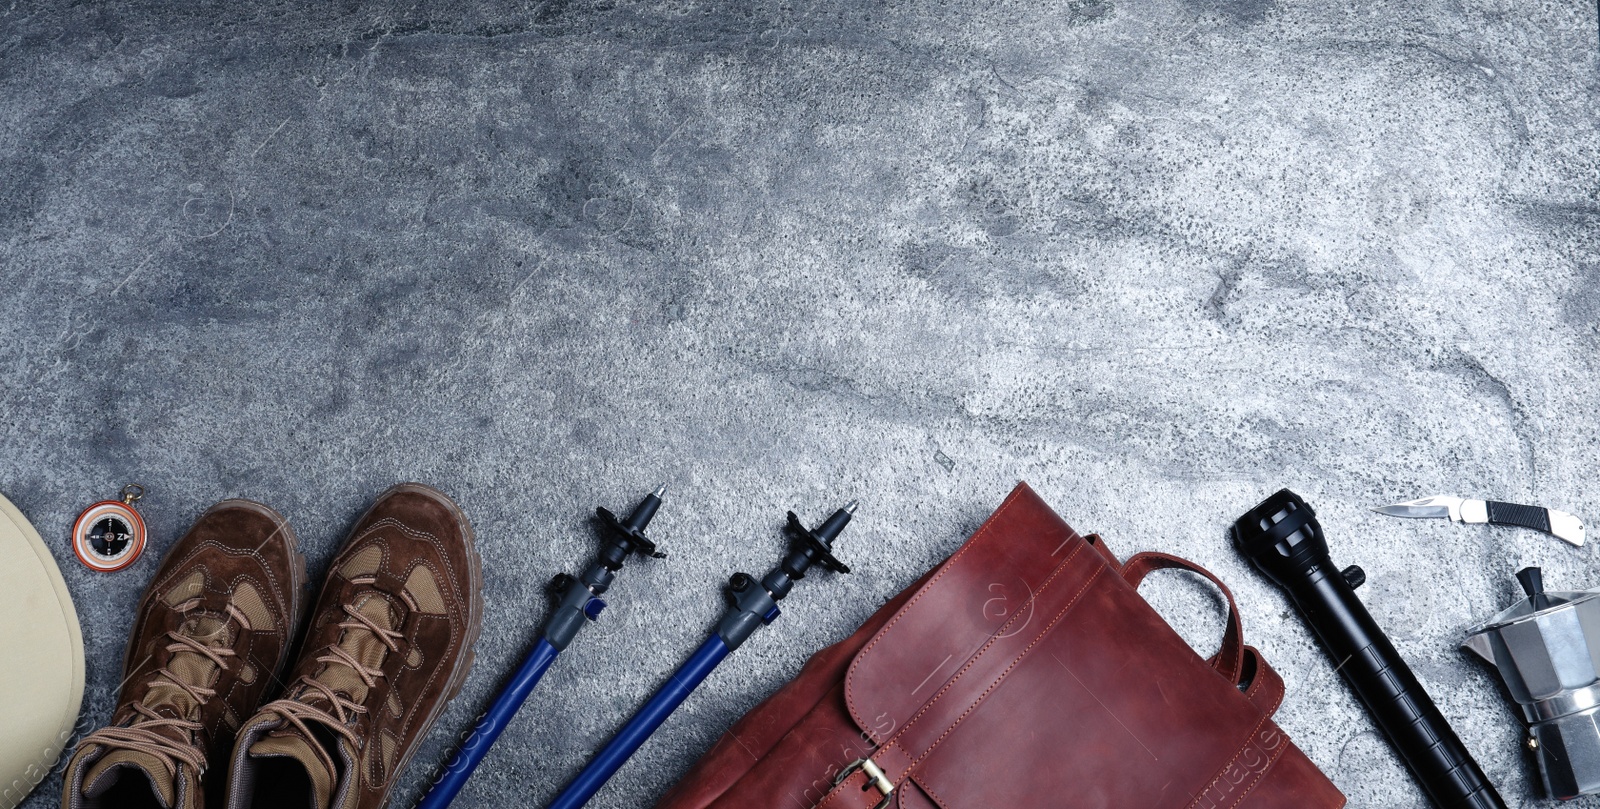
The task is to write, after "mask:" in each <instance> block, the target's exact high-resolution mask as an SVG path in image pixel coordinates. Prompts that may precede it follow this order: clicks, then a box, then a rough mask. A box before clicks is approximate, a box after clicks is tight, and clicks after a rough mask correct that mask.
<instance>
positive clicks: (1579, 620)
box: [1462, 567, 1600, 800]
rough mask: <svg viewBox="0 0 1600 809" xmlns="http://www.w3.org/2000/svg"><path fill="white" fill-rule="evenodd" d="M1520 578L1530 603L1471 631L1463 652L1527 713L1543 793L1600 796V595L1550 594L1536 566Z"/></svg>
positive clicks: (1568, 797) (1591, 592)
mask: <svg viewBox="0 0 1600 809" xmlns="http://www.w3.org/2000/svg"><path fill="white" fill-rule="evenodd" d="M1517 579H1518V581H1520V582H1521V583H1522V589H1523V591H1524V592H1525V593H1527V596H1528V597H1527V598H1525V599H1523V600H1522V601H1519V602H1517V603H1516V604H1513V605H1512V606H1511V607H1510V608H1509V609H1507V610H1505V611H1504V612H1502V613H1500V614H1499V615H1496V616H1495V617H1494V618H1492V619H1490V620H1489V621H1488V622H1487V623H1485V624H1483V625H1481V626H1478V627H1476V628H1474V629H1472V630H1471V631H1470V632H1469V633H1468V635H1467V639H1466V641H1465V642H1464V643H1463V644H1462V648H1463V649H1466V650H1467V651H1470V652H1472V653H1473V654H1476V655H1478V656H1479V657H1481V658H1483V659H1484V660H1487V661H1489V662H1490V663H1491V664H1493V665H1494V667H1495V669H1496V670H1497V671H1499V673H1500V679H1501V680H1502V681H1504V682H1505V684H1506V688H1507V690H1509V691H1510V692H1511V697H1512V699H1515V700H1516V701H1517V704H1518V705H1520V706H1521V707H1522V715H1523V719H1524V720H1526V722H1527V724H1528V734H1529V735H1528V748H1529V749H1530V750H1532V751H1533V754H1534V758H1535V759H1537V760H1538V762H1539V775H1540V777H1541V778H1542V779H1543V781H1544V787H1545V792H1546V793H1547V794H1549V795H1550V796H1551V797H1553V798H1559V799H1561V800H1571V799H1573V798H1576V797H1578V796H1580V795H1593V794H1596V793H1600V589H1596V590H1580V591H1575V592H1548V593H1547V592H1545V590H1544V581H1543V575H1542V574H1541V572H1540V570H1539V568H1536V567H1529V568H1524V569H1522V570H1520V571H1518V572H1517Z"/></svg>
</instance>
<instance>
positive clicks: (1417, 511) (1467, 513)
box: [1373, 495, 1583, 547]
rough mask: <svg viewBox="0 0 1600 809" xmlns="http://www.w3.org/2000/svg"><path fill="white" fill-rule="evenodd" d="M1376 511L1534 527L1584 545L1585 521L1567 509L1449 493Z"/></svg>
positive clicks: (1457, 520)
mask: <svg viewBox="0 0 1600 809" xmlns="http://www.w3.org/2000/svg"><path fill="white" fill-rule="evenodd" d="M1373 511H1376V512H1378V513H1379V514H1387V515H1389V516H1391V517H1412V518H1418V519H1422V518H1428V517H1437V518H1440V519H1443V518H1446V517H1448V518H1449V519H1450V520H1451V521H1452V522H1461V523H1489V524H1490V525H1517V526H1521V527H1523V528H1532V529H1533V530H1535V531H1543V532H1545V533H1546V534H1550V535H1551V536H1554V537H1556V538H1557V539H1560V540H1562V541H1564V542H1568V543H1571V544H1572V545H1575V546H1579V547H1581V546H1582V545H1583V520H1580V519H1578V518H1577V517H1574V516H1572V515H1571V514H1568V513H1567V512H1565V511H1556V510H1555V509H1553V508H1541V507H1539V506H1520V505H1517V504H1516V503H1501V502H1499V501H1496V500H1467V499H1464V498H1460V497H1450V496H1448V495H1435V496H1433V497H1424V498H1422V499H1420V500H1407V501H1406V502H1404V503H1395V504H1394V505H1392V506H1384V507H1382V508H1375V509H1373Z"/></svg>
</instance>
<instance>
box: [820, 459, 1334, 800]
mask: <svg viewBox="0 0 1600 809" xmlns="http://www.w3.org/2000/svg"><path fill="white" fill-rule="evenodd" d="M1153 556H1158V555H1142V556H1139V557H1134V558H1133V559H1130V560H1129V563H1128V573H1129V574H1130V576H1131V577H1132V578H1134V579H1135V581H1137V579H1138V578H1142V576H1143V573H1144V572H1148V571H1149V570H1150V569H1156V568H1159V567H1169V566H1183V567H1190V568H1192V567H1193V566H1192V565H1191V564H1190V563H1187V562H1184V561H1183V560H1181V559H1177V558H1176V557H1160V558H1151V557H1153ZM1173 560H1175V561H1173ZM1180 563H1181V564H1180ZM1121 574H1122V571H1121V570H1119V569H1118V568H1116V567H1114V566H1113V562H1112V560H1111V558H1110V555H1109V554H1107V553H1104V552H1103V551H1102V549H1099V548H1095V547H1094V546H1093V545H1091V544H1090V543H1089V542H1087V541H1086V540H1084V539H1083V538H1082V537H1080V536H1078V534H1077V533H1076V532H1074V531H1073V530H1072V529H1071V528H1070V527H1068V526H1067V525H1066V523H1065V522H1063V521H1062V520H1061V519H1060V518H1059V517H1058V516H1056V514H1055V513H1054V512H1053V511H1052V510H1051V509H1050V508H1049V507H1048V506H1047V505H1045V504H1044V502H1043V501H1042V500H1040V499H1039V498H1038V496H1037V495H1035V494H1034V493H1033V492H1032V490H1030V489H1028V488H1027V487H1026V486H1018V488H1017V489H1016V491H1014V492H1013V493H1012V495H1011V497H1010V498H1008V499H1007V501H1006V503H1005V504H1004V505H1002V506H1001V508H1000V510H999V511H997V512H996V513H995V514H994V516H993V517H991V518H990V520H989V521H988V522H987V523H985V525H984V526H983V528H982V529H980V530H979V532H978V533H977V534H976V535H974V536H973V538H972V539H971V540H969V541H968V542H967V544H966V545H965V546H963V548H962V549H961V550H960V551H959V552H958V553H957V554H956V555H955V556H953V557H951V559H950V560H949V561H947V562H946V563H945V565H943V566H942V567H941V568H940V569H939V570H938V571H937V572H936V573H935V574H934V576H933V577H932V578H931V579H930V580H929V581H927V582H926V583H925V584H924V585H923V586H922V587H921V589H920V590H919V591H918V592H917V594H916V595H915V596H913V597H912V598H911V600H910V601H908V602H907V603H906V604H905V605H904V606H903V607H902V608H901V609H900V610H899V612H898V613H897V614H896V615H895V616H894V617H893V618H892V619H891V620H890V621H889V622H888V623H887V624H886V625H884V626H883V628H882V629H880V630H879V631H878V632H877V634H876V635H875V636H874V637H873V639H872V640H871V641H870V642H869V643H868V644H867V646H866V647H865V648H863V649H862V651H861V652H860V653H858V654H857V655H856V658H855V660H854V662H853V663H852V665H851V667H850V670H849V673H848V675H847V676H846V680H845V699H846V703H847V705H848V707H849V712H850V715H851V717H852V718H853V720H854V722H855V724H856V725H857V726H858V727H859V728H860V729H861V730H862V732H863V734H864V735H865V737H866V738H867V739H868V740H869V741H870V742H871V743H872V744H874V745H876V748H875V749H874V750H873V751H872V752H871V754H870V756H867V757H865V759H864V760H863V761H862V762H861V763H859V764H857V765H855V766H854V767H852V768H848V769H847V770H846V771H845V772H844V774H843V778H842V779H841V780H840V781H839V783H837V784H836V785H835V786H834V787H833V788H832V789H831V790H830V791H829V792H828V793H827V795H826V796H825V797H823V798H822V800H821V801H820V802H819V803H817V804H816V805H817V807H818V809H879V808H880V807H891V806H900V807H907V808H908V809H909V808H910V807H919V808H920V807H929V808H930V809H931V807H934V806H938V807H941V808H942V809H989V807H994V806H1053V805H1061V804H1062V803H1063V801H1064V800H1065V801H1067V802H1069V803H1070V804H1071V805H1073V806H1084V807H1108V808H1109V807H1119V808H1120V807H1140V809H1152V808H1159V807H1174V808H1175V809H1182V808H1184V807H1192V806H1201V807H1208V809H1209V807H1212V806H1218V807H1239V806H1247V807H1255V806H1263V807H1265V806H1289V805H1294V806H1307V807H1337V806H1341V805H1342V804H1343V798H1342V796H1339V794H1338V792H1337V790H1334V789H1333V787H1332V785H1331V784H1328V783H1327V781H1326V778H1324V777H1322V775H1321V773H1319V772H1317V771H1316V770H1315V768H1314V767H1312V766H1311V765H1310V763H1309V762H1308V761H1304V759H1303V756H1301V755H1300V754H1299V751H1298V750H1295V749H1294V748H1293V745H1292V744H1290V743H1289V740H1288V738H1287V737H1286V736H1285V735H1284V734H1283V733H1282V731H1280V730H1279V729H1278V728H1277V726H1276V725H1274V724H1273V723H1272V721H1271V720H1270V718H1269V713H1270V710H1271V708H1272V707H1275V706H1276V702H1277V699H1278V697H1279V695H1281V681H1279V680H1277V677H1276V675H1275V674H1273V673H1272V672H1271V670H1270V668H1267V667H1265V666H1264V664H1263V663H1262V661H1260V658H1259V655H1257V654H1256V653H1255V651H1254V650H1253V649H1248V647H1245V646H1243V644H1242V641H1241V639H1240V637H1239V632H1238V630H1237V615H1236V614H1233V615H1230V631H1229V633H1228V637H1227V638H1226V639H1225V641H1224V644H1223V646H1224V648H1223V651H1222V653H1220V654H1219V656H1218V658H1217V659H1215V660H1214V661H1212V662H1208V661H1206V660H1203V659H1201V658H1200V656H1199V655H1197V654H1196V653H1195V652H1194V650H1193V649H1192V648H1190V647H1189V645H1188V644H1187V643H1186V642H1185V641H1184V640H1183V639H1182V638H1181V637H1179V636H1178V635H1177V633H1176V632H1174V631H1173V630H1172V629H1171V627H1169V626H1168V625H1167V623H1166V622H1165V621H1164V620H1163V619H1162V618H1161V616H1160V615H1159V614H1157V613H1156V612H1155V611H1154V610H1153V609H1151V608H1150V606H1149V605H1148V604H1146V603H1145V601H1144V599H1142V598H1141V597H1140V596H1139V595H1138V592H1137V591H1136V589H1135V586H1134V584H1130V583H1129V581H1128V580H1126V579H1124V577H1123V575H1121ZM1208 575H1209V574H1208ZM1247 668H1248V669H1250V671H1248V672H1247V671H1245V669H1247ZM1219 670H1220V671H1222V672H1225V673H1219ZM1245 674H1250V675H1252V677H1253V679H1252V680H1251V682H1250V688H1249V690H1250V691H1254V692H1255V693H1254V694H1252V695H1250V696H1247V695H1246V694H1245V693H1243V692H1241V690H1240V688H1239V687H1237V682H1238V680H1239V678H1240V677H1241V676H1242V675H1245ZM1252 697H1254V698H1252ZM1291 752H1292V754H1293V757H1294V758H1295V759H1296V761H1295V762H1294V763H1293V764H1292V765H1290V766H1288V767H1283V768H1281V770H1282V772H1284V773H1285V774H1289V775H1292V776H1293V778H1292V780H1293V781H1294V783H1295V787H1294V788H1295V789H1296V790H1299V792H1300V794H1299V795H1297V796H1296V797H1295V799H1294V801H1293V802H1292V803H1259V802H1257V801H1250V802H1246V799H1247V797H1249V796H1251V795H1253V794H1257V793H1259V796H1267V795H1269V794H1271V793H1273V792H1275V791H1277V790H1276V788H1273V787H1267V788H1265V789H1264V788H1263V784H1265V783H1266V782H1268V781H1271V780H1273V779H1272V778H1271V777H1269V776H1270V775H1271V774H1272V773H1274V772H1275V771H1278V770H1280V766H1279V763H1280V761H1282V760H1283V759H1285V757H1286V756H1287V755H1288V754H1290V753H1291Z"/></svg>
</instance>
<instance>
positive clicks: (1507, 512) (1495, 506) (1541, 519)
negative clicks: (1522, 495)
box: [1486, 500, 1552, 534]
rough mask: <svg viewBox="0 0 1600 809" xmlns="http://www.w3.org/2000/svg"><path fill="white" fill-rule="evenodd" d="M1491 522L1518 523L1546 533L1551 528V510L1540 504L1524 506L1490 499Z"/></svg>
mask: <svg viewBox="0 0 1600 809" xmlns="http://www.w3.org/2000/svg"><path fill="white" fill-rule="evenodd" d="M1486 505H1487V506H1488V507H1489V523H1490V524H1491V525H1518V526H1521V527H1523V528H1532V529H1533V530H1535V531H1543V532H1545V533H1546V534H1549V533H1552V532H1551V530H1550V510H1549V509H1545V508H1540V507H1539V506H1523V505H1518V504H1516V503H1502V502H1500V501H1498V500H1489V501H1487V503H1486Z"/></svg>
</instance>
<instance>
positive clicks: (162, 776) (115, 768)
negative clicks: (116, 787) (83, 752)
mask: <svg viewBox="0 0 1600 809" xmlns="http://www.w3.org/2000/svg"><path fill="white" fill-rule="evenodd" d="M178 766H179V767H180V768H182V767H184V766H185V765H182V764H180V765H178ZM140 776H143V777H144V778H148V779H149V780H150V790H151V791H152V792H153V793H155V796H156V799H157V800H159V801H161V807H162V809H177V807H176V805H175V802H176V801H177V793H178V785H177V783H176V780H177V779H176V778H174V777H173V776H170V775H168V774H167V768H166V766H165V765H163V764H162V762H161V759H160V758H158V757H157V756H154V755H151V754H149V753H143V752H140V751H138V750H113V751H111V752H110V753H108V754H106V756H105V757H104V758H102V759H100V760H99V761H97V762H95V763H94V766H92V767H90V768H89V771H88V772H87V773H85V774H84V776H83V792H84V794H85V795H88V796H95V795H100V794H103V793H104V792H105V791H106V790H108V789H110V788H111V786H112V785H113V784H115V783H116V782H117V781H119V780H121V779H123V778H127V777H134V778H137V777H140ZM190 792H191V793H192V792H193V790H190Z"/></svg>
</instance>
